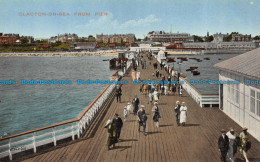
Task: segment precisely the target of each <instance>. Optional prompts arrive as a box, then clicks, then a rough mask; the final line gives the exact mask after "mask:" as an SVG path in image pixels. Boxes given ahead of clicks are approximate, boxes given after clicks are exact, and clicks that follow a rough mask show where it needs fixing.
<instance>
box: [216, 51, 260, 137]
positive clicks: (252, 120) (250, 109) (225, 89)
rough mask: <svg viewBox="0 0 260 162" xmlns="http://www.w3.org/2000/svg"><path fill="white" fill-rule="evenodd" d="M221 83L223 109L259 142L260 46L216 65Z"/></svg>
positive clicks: (220, 96) (220, 93)
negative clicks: (229, 82)
mask: <svg viewBox="0 0 260 162" xmlns="http://www.w3.org/2000/svg"><path fill="white" fill-rule="evenodd" d="M215 67H217V68H219V80H222V81H235V80H236V81H239V82H240V84H220V86H219V99H220V104H219V105H220V109H221V110H223V112H224V113H226V114H227V115H228V116H229V117H230V118H232V119H233V120H234V121H235V122H237V123H238V124H239V125H241V126H243V127H244V126H245V127H248V130H249V132H250V133H251V134H252V135H253V136H254V137H255V138H256V139H257V140H258V141H260V48H257V49H255V50H252V51H249V52H246V53H244V54H241V55H238V56H236V57H233V58H230V59H228V60H225V61H222V62H220V63H217V64H215Z"/></svg>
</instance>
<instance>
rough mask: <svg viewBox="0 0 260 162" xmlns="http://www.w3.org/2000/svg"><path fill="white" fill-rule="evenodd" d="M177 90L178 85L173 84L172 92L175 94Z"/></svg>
mask: <svg viewBox="0 0 260 162" xmlns="http://www.w3.org/2000/svg"><path fill="white" fill-rule="evenodd" d="M175 92H176V85H175V84H172V93H173V95H174V96H175Z"/></svg>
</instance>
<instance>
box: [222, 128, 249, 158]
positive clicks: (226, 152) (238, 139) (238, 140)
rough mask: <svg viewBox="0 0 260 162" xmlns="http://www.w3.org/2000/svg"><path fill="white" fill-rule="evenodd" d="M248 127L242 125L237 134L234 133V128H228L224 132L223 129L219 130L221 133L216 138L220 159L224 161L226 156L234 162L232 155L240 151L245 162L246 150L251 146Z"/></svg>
mask: <svg viewBox="0 0 260 162" xmlns="http://www.w3.org/2000/svg"><path fill="white" fill-rule="evenodd" d="M247 130H248V128H246V127H243V128H242V132H241V133H240V134H239V136H237V135H236V133H235V130H234V129H233V128H230V130H229V131H228V132H227V133H226V131H225V130H224V129H222V130H221V135H220V137H219V139H218V148H219V151H220V154H221V157H220V159H221V161H224V162H226V156H228V157H229V159H230V161H231V162H234V160H235V159H234V156H235V154H236V153H237V152H239V153H240V155H241V156H242V158H244V160H245V161H246V162H249V160H248V158H247V151H248V150H249V149H250V148H251V142H250V141H249V140H248V133H247Z"/></svg>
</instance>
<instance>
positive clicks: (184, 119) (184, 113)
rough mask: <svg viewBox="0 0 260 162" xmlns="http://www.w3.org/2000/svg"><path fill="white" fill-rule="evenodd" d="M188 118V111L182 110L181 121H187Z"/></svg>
mask: <svg viewBox="0 0 260 162" xmlns="http://www.w3.org/2000/svg"><path fill="white" fill-rule="evenodd" d="M186 119H187V115H186V111H181V114H180V123H185V122H186Z"/></svg>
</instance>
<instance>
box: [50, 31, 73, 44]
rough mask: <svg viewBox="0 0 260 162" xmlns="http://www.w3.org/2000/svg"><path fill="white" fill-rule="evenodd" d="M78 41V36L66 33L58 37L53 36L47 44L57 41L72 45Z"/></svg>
mask: <svg viewBox="0 0 260 162" xmlns="http://www.w3.org/2000/svg"><path fill="white" fill-rule="evenodd" d="M77 39H78V35H77V34H70V33H69V34H68V33H65V34H61V35H59V34H58V36H53V37H51V38H50V39H49V40H48V42H49V43H55V42H57V41H61V42H63V43H73V42H75V41H76V40H77Z"/></svg>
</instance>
